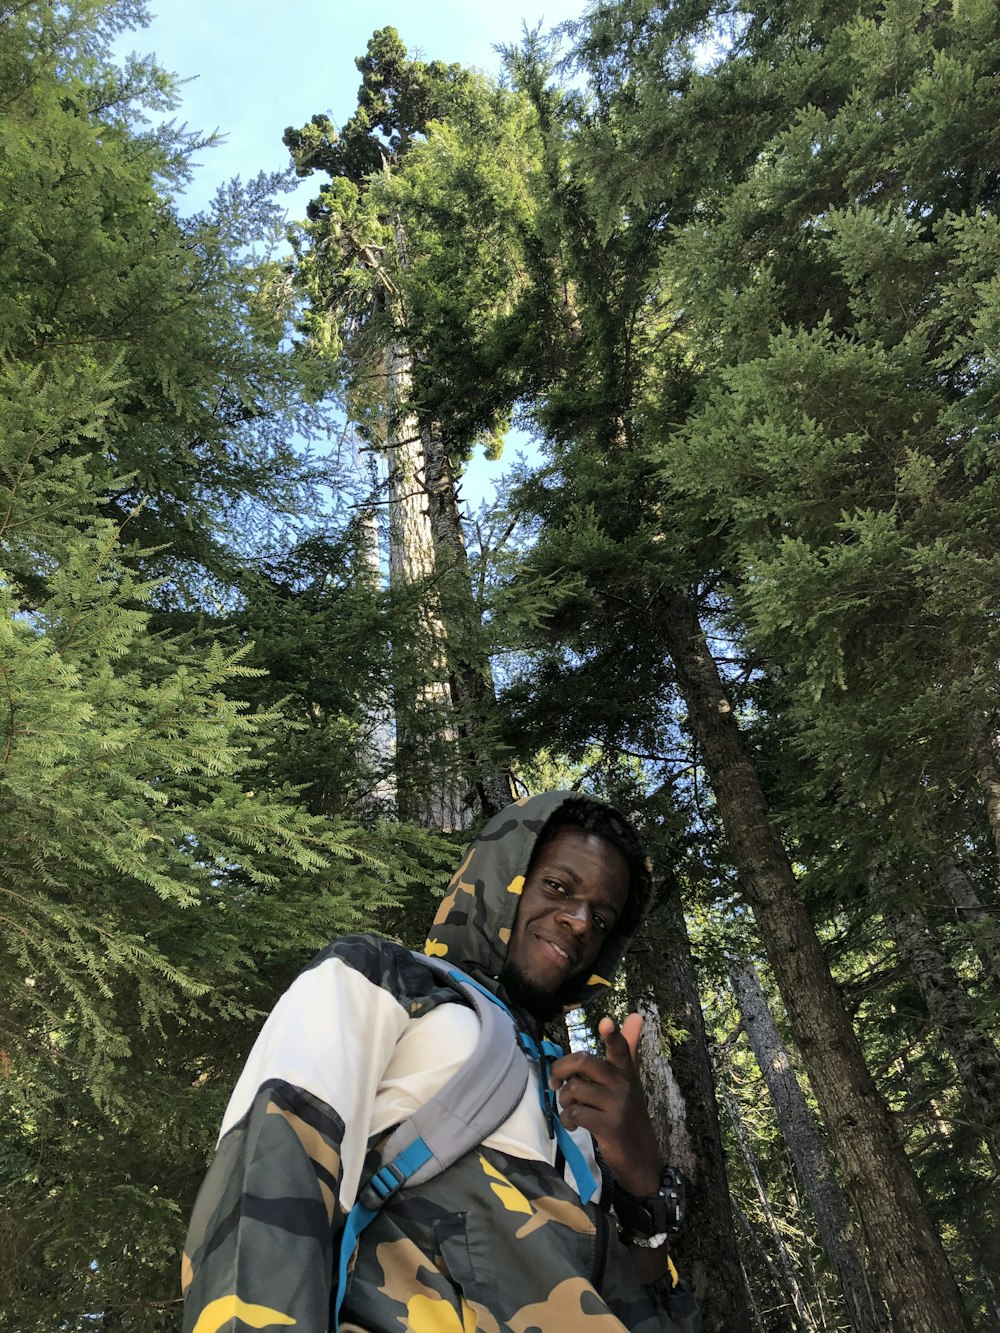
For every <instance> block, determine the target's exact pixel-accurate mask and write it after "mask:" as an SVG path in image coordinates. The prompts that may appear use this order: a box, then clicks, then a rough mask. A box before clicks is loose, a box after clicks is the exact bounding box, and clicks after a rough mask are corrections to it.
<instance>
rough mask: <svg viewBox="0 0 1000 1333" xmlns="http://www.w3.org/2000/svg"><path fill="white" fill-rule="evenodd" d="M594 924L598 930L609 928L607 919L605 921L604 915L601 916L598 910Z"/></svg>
mask: <svg viewBox="0 0 1000 1333" xmlns="http://www.w3.org/2000/svg"><path fill="white" fill-rule="evenodd" d="M594 925H595V926H596V927H597V929H598V930H607V928H608V923H607V921H605V919H604V917H603V916H600V915H599V914H598V913H597V912H595V913H594Z"/></svg>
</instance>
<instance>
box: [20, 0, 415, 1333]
mask: <svg viewBox="0 0 1000 1333" xmlns="http://www.w3.org/2000/svg"><path fill="white" fill-rule="evenodd" d="M139 13H140V11H139V10H138V9H137V8H136V7H134V6H126V5H114V4H101V3H91V2H90V0H78V2H77V3H69V4H66V5H60V6H56V7H52V6H48V5H43V4H37V5H35V4H30V5H21V6H16V7H11V6H8V7H6V8H5V9H3V10H2V11H0V17H2V20H3V34H2V35H3V40H2V41H0V61H2V62H3V72H4V80H3V83H4V88H5V92H6V93H7V100H6V101H5V105H4V117H5V119H4V133H3V134H2V135H0V176H2V179H3V186H4V200H5V205H4V210H3V222H2V225H3V227H4V229H5V237H4V240H5V244H4V246H3V247H2V249H3V257H2V259H0V269H2V273H0V304H2V306H3V312H4V322H3V335H2V336H3V343H2V346H0V378H2V381H3V385H4V388H5V390H6V392H5V394H4V399H3V405H2V407H0V553H2V570H3V572H2V577H0V838H2V841H3V844H4V847H5V855H4V865H3V869H2V872H0V984H2V986H3V992H4V1004H3V1013H4V1017H3V1021H2V1025H0V1026H2V1033H0V1050H2V1064H3V1070H4V1080H3V1085H2V1089H0V1096H2V1101H3V1113H4V1114H3V1122H4V1132H3V1142H2V1148H0V1180H2V1185H3V1195H4V1211H3V1214H2V1218H0V1236H2V1242H3V1246H4V1256H5V1263H4V1265H3V1279H2V1283H3V1299H2V1301H0V1304H2V1307H3V1311H4V1314H3V1316H2V1319H3V1321H4V1322H5V1323H6V1322H7V1321H10V1327H12V1328H13V1327H16V1328H18V1329H26V1330H27V1329H38V1330H42V1329H51V1328H53V1327H60V1328H74V1329H81V1330H82V1329H85V1328H91V1327H94V1326H95V1325H96V1324H97V1323H98V1322H100V1323H101V1324H103V1326H104V1327H120V1328H133V1329H144V1330H148V1329H153V1328H164V1329H165V1328H167V1327H170V1326H172V1323H173V1322H174V1321H173V1320H172V1314H171V1311H172V1307H173V1305H175V1304H176V1300H177V1297H176V1292H177V1280H176V1271H175V1264H176V1258H175V1256H176V1252H177V1241H178V1230H179V1226H180V1223H179V1216H180V1214H182V1213H185V1212H186V1211H187V1210H188V1208H189V1207H190V1203H191V1199H192V1197H193V1192H194V1189H195V1187H196V1185H197V1180H198V1177H199V1176H200V1174H201V1171H202V1169H203V1163H204V1156H205V1154H206V1152H207V1151H208V1150H209V1146H210V1142H211V1136H212V1133H213V1131H214V1127H215V1125H216V1124H217V1123H218V1117H219V1112H220V1110H221V1107H220V1097H221V1096H222V1095H224V1093H225V1091H226V1090H227V1089H228V1087H229V1086H231V1083H232V1079H233V1076H234V1072H235V1070H234V1063H235V1061H236V1060H237V1059H238V1058H239V1052H240V1051H241V1050H242V1049H245V1047H246V1046H247V1045H248V1044H249V1039H250V1034H251V1032H252V1030H253V1028H254V1027H255V1026H256V1024H257V1022H258V1021H259V1017H260V1013H261V1011H262V1010H263V1009H266V1008H267V1007H268V1005H269V1004H270V1002H271V1000H272V999H273V996H274V993H275V991H276V990H277V989H278V988H279V987H280V985H281V984H282V982H283V981H285V980H287V979H288V976H289V975H290V973H291V971H292V970H294V969H297V967H299V966H301V962H302V960H303V958H304V957H307V956H308V953H309V952H310V951H312V950H314V949H315V948H317V947H318V946H319V945H320V944H322V943H323V942H325V941H326V939H327V938H328V936H329V933H330V932H331V931H336V930H345V929H350V928H352V927H357V926H359V925H361V924H363V923H365V922H367V921H368V920H370V914H371V913H373V912H375V911H377V910H379V908H380V907H386V906H388V905H390V904H392V903H394V902H395V901H396V900H397V899H398V898H399V897H400V896H401V891H402V890H404V889H405V888H406V887H407V886H408V885H409V884H411V883H414V882H417V881H418V880H419V881H420V882H423V881H425V880H426V879H427V878H428V875H432V874H433V867H434V866H435V865H436V864H438V862H437V860H436V857H437V853H436V852H435V844H434V841H433V839H430V838H428V837H427V836H421V835H419V834H418V833H416V832H415V831H413V830H408V829H405V828H393V827H392V826H385V825H376V826H373V827H366V826H365V825H363V824H362V823H360V822H359V821H357V820H354V819H352V818H351V817H350V814H351V812H350V810H349V808H348V807H347V805H346V803H345V804H344V805H338V804H336V803H335V802H332V801H328V802H327V803H326V804H325V806H324V808H323V809H322V811H321V812H317V813H313V812H311V811H310V810H309V809H307V808H305V807H304V806H303V805H302V804H301V803H300V801H299V790H300V788H301V787H303V786H305V785H306V783H305V782H303V781H301V780H299V781H296V780H295V779H294V777H293V775H292V774H290V773H286V774H284V775H281V774H278V773H277V772H276V766H273V765H272V766H270V767H269V765H268V761H269V760H270V759H271V757H272V756H273V753H274V751H275V749H276V748H277V741H278V734H279V733H281V732H283V733H284V735H285V737H286V738H287V737H288V735H289V734H290V732H291V734H293V735H294V734H295V733H294V730H292V728H293V727H294V722H292V721H290V720H289V719H288V718H287V717H283V716H282V714H281V713H280V710H279V709H278V708H277V707H276V706H273V705H272V706H270V707H262V708H260V709H252V708H251V707H249V706H248V705H247V703H246V702H245V701H243V700H241V698H240V694H241V693H242V691H243V689H244V688H245V687H247V686H248V685H249V684H250V683H251V682H252V681H253V679H254V677H255V672H254V671H253V670H252V669H251V668H248V667H247V666H246V665H245V658H246V655H247V645H246V643H245V642H244V641H240V642H236V643H232V642H230V643H228V644H225V645H224V646H223V642H222V640H223V639H224V637H225V635H224V630H225V627H221V629H220V634H219V640H220V641H219V642H215V643H213V642H212V636H211V628H212V627H211V626H209V627H208V629H207V630H206V628H205V626H204V620H205V618H206V617H205V607H204V605H199V604H198V602H197V601H195V600H194V599H193V598H192V597H191V596H190V595H188V590H187V588H186V587H185V579H184V578H183V577H182V575H184V574H185V572H190V571H191V570H194V574H193V575H192V579H191V582H192V583H194V584H196V586H197V587H198V589H199V590H200V588H201V585H202V583H203V580H204V578H205V576H206V575H205V571H209V572H210V573H211V574H212V575H213V576H214V577H216V578H217V579H220V580H221V579H222V577H223V576H225V577H226V578H227V579H229V580H230V587H231V580H232V575H233V572H234V570H235V569H237V568H238V566H239V564H240V563H241V560H242V557H243V554H244V553H242V552H237V551H235V550H234V549H233V546H232V545H231V544H229V543H227V542H226V541H225V537H226V528H225V524H224V523H220V522H217V521H216V519H215V517H212V518H211V519H210V516H209V510H210V509H212V510H215V509H216V508H219V507H222V508H224V507H225V504H226V503H227V497H235V496H236V495H237V493H240V494H242V493H243V492H244V491H247V493H249V494H251V495H255V496H256V497H257V500H258V501H259V503H260V505H261V506H262V508H265V509H266V507H267V506H275V507H277V506H280V503H281V500H282V496H283V494H287V493H288V490H289V488H290V487H292V486H293V485H297V477H298V475H299V474H300V472H301V469H299V468H298V467H296V468H295V469H294V474H295V475H294V476H291V477H290V476H289V475H286V474H285V473H284V472H283V470H282V469H283V460H284V459H286V458H287V453H286V451H285V450H284V448H281V449H276V448H272V447H271V444H268V443H267V440H268V434H267V430H265V432H264V434H262V435H260V436H258V435H256V434H255V433H254V432H255V430H256V427H250V426H247V425H246V422H245V420H244V415H243V412H242V409H241V411H240V412H237V413H236V415H235V416H234V417H230V416H229V415H228V413H227V412H226V411H222V410H220V411H219V412H218V413H217V414H216V413H215V409H214V408H213V407H212V405H211V401H210V400H212V399H217V400H218V401H221V402H223V403H225V402H229V403H235V402H237V401H239V402H242V403H243V405H244V406H246V405H247V404H248V403H249V402H250V399H249V397H248V393H249V389H248V385H249V384H250V383H251V381H254V382H255V383H256V390H255V393H256V395H257V396H256V397H255V398H254V404H255V407H254V410H255V411H258V410H259V411H260V412H262V413H263V412H265V410H266V411H270V410H271V409H270V408H266V407H265V404H266V402H267V401H270V402H271V405H272V407H275V401H276V400H274V399H268V397H267V395H268V394H270V393H271V392H272V390H273V391H274V393H276V394H278V398H279V399H280V397H281V395H282V394H285V393H288V394H290V393H291V384H292V382H293V380H292V363H291V360H290V359H289V358H287V357H284V354H280V355H279V353H280V347H279V343H280V339H281V335H282V332H283V329H284V319H285V314H286V312H287V309H288V307H287V302H286V301H285V299H284V297H283V296H282V295H281V291H280V284H278V283H277V282H276V273H275V270H274V269H273V268H271V267H269V266H267V265H264V266H259V265H257V264H255V263H253V262H251V261H246V262H244V258H241V257H240V256H238V255H237V254H236V253H235V251H234V249H233V236H232V234H230V235H229V237H228V239H227V237H226V236H224V235H223V234H222V232H221V231H220V230H219V229H218V228H214V229H213V227H212V226H210V225H209V224H208V223H207V222H206V221H205V220H202V221H200V222H196V223H194V224H191V225H190V226H187V225H185V224H182V223H180V222H179V221H178V219H177V217H176V215H175V212H174V209H173V206H172V204H171V202H170V200H169V197H168V195H167V190H168V189H169V182H170V181H172V180H176V178H177V174H178V172H179V171H180V170H181V169H182V168H183V163H184V161H185V158H186V155H187V152H188V150H189V149H190V147H191V141H189V140H186V139H185V138H184V137H183V136H180V137H178V136H177V135H176V134H174V133H173V132H172V131H170V130H169V129H168V130H163V131H157V132H155V133H153V132H149V131H147V130H145V129H144V128H143V122H142V115H143V110H144V107H148V106H150V105H151V106H152V107H153V108H154V109H155V108H157V107H159V106H161V105H162V99H163V98H164V97H166V96H168V94H169V83H168V81H167V79H166V77H165V76H163V75H162V74H161V73H160V72H159V71H158V70H156V68H155V67H154V66H153V65H152V64H151V63H148V64H147V63H143V62H139V63H138V64H134V65H132V66H130V68H129V70H127V71H125V72H124V74H122V73H121V72H116V71H114V70H113V69H112V68H111V66H110V65H109V63H108V54H107V43H108V39H109V36H110V35H111V34H112V33H113V32H114V31H116V30H117V29H118V28H119V27H120V25H121V24H123V23H125V22H127V21H130V20H132V19H135V18H136V17H137V16H139ZM242 198H243V194H242V192H236V193H235V194H233V195H232V201H233V202H234V203H235V202H236V201H238V200H239V199H242ZM233 225H234V227H235V225H236V224H235V221H234V222H233ZM255 312H256V313H255ZM196 362H197V363H198V364H197V365H196V364H195V363H196ZM202 362H203V363H204V364H201V363H202ZM279 363H280V371H279V369H278V368H279ZM154 369H155V373H154ZM268 386H270V387H268ZM275 386H277V387H275ZM279 390H280V392H279ZM140 401H141V403H142V408H141V411H140V409H139V408H138V407H137V404H138V403H139V402H140ZM275 410H276V411H277V407H275ZM199 423H200V424H199ZM276 423H277V417H273V418H271V426H272V427H273V428H274V429H276V428H277V424H276ZM141 425H143V426H144V427H145V428H146V433H145V434H143V433H142V430H141V429H140V426H141ZM258 425H259V422H258ZM209 426H211V432H210V433H208V431H209ZM196 436H197V438H196ZM255 439H256V440H258V442H259V443H260V444H261V448H260V450H259V451H256V452H255V451H254V450H253V449H252V448H251V445H252V443H253V440H255ZM140 444H141V448H140ZM192 457H194V458H195V459H196V460H197V464H198V467H199V468H200V469H201V474H200V475H201V476H202V478H203V479H204V480H203V484H202V483H198V484H196V483H195V481H194V480H193V479H192V476H191V473H192ZM227 459H229V462H227V461H226V460H227ZM213 460H215V461H214V462H213ZM132 463H135V464H136V465H137V466H136V468H135V469H133V470H134V471H135V472H136V475H134V476H122V475H120V472H121V470H122V469H130V468H131V464H132ZM140 463H141V465H142V470H141V472H140V471H139V469H138V464H140ZM181 511H183V512H184V513H185V516H186V517H187V518H189V519H190V523H191V526H190V528H189V529H188V528H184V527H182V528H181V530H180V532H179V534H178V536H179V541H178V547H177V549H175V551H174V553H173V555H166V554H164V553H163V552H162V551H151V550H150V549H149V548H148V546H146V544H145V543H146V542H147V541H148V540H149V539H150V538H151V537H152V536H158V537H162V536H163V535H164V532H165V527H164V525H165V524H166V525H167V526H170V525H172V524H173V523H174V522H175V521H176V518H177V515H178V513H179V512H181ZM271 512H273V509H272V510H271ZM157 576H159V577H157ZM165 580H167V581H165ZM181 619H182V620H183V622H184V626H185V632H184V633H179V632H178V631H177V630H176V628H173V629H171V627H170V626H171V624H173V623H175V622H176V621H178V620H181ZM338 703H340V705H341V706H342V707H344V709H345V712H348V713H349V712H350V709H348V708H347V705H346V703H344V702H343V696H342V697H341V700H339V701H338ZM289 779H292V780H289Z"/></svg>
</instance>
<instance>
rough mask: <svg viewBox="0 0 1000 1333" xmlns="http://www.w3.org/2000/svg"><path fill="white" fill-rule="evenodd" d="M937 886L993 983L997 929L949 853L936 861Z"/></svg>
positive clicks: (998, 965)
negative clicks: (965, 931)
mask: <svg viewBox="0 0 1000 1333" xmlns="http://www.w3.org/2000/svg"><path fill="white" fill-rule="evenodd" d="M938 874H939V876H940V879H941V886H942V888H943V889H944V891H945V893H946V894H947V895H948V899H949V901H950V902H951V905H952V906H953V907H954V909H955V911H956V913H957V914H958V919H959V921H960V922H961V923H962V924H963V926H965V927H966V930H967V931H968V932H969V933H970V934H971V937H972V943H973V947H974V948H975V950H976V953H978V955H979V961H980V962H981V963H982V965H983V971H984V973H985V975H986V976H987V977H992V979H993V981H994V982H997V981H1000V931H998V929H997V923H996V921H994V919H993V917H992V916H991V915H990V913H989V912H987V910H986V908H985V907H984V906H983V904H982V903H981V901H980V899H979V894H978V893H977V892H976V889H975V885H974V884H973V883H972V880H971V879H969V877H968V875H967V874H966V873H965V871H964V870H963V869H962V867H961V866H960V865H959V864H958V862H957V861H956V860H955V858H954V857H953V856H942V857H941V858H940V859H939V860H938Z"/></svg>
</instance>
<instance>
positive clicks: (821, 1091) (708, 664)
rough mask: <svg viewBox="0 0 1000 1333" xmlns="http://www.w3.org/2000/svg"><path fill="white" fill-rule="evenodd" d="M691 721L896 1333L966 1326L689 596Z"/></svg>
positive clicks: (684, 666)
mask: <svg viewBox="0 0 1000 1333" xmlns="http://www.w3.org/2000/svg"><path fill="white" fill-rule="evenodd" d="M661 607H662V613H663V615H664V617H665V624H664V629H665V632H666V635H667V639H668V643H669V648H670V653H671V657H672V658H673V662H674V667H675V670H676V673H677V679H678V683H679V685H680V688H681V691H682V693H683V695H684V699H685V702H686V704H687V709H688V714H689V718H690V725H691V729H692V732H693V734H694V736H695V739H696V740H697V742H698V745H699V747H700V750H701V755H702V759H703V762H704V765H705V768H706V770H707V772H708V774H709V778H710V780H711V783H712V789H713V791H714V794H715V799H716V803H717V805H718V809H719V813H720V816H721V818H722V822H723V825H724V828H725V831H726V836H727V839H728V841H729V845H730V848H731V850H732V854H733V859H734V861H735V864H736V866H737V869H738V871H739V874H740V877H741V881H742V885H743V890H744V892H745V894H746V896H747V899H748V901H749V903H750V905H751V907H752V908H753V911H754V915H755V917H756V920H757V925H758V929H759V930H760V934H761V939H762V940H763V942H764V947H765V949H766V951H767V956H768V960H769V962H770V964H771V968H772V971H773V972H774V975H775V978H776V980H777V983H778V989H779V991H780V993H781V998H782V1001H783V1002H784V1005H785V1009H786V1011H787V1013H788V1017H789V1022H790V1024H791V1027H792V1032H793V1035H794V1037H795V1042H796V1045H797V1046H798V1048H799V1050H800V1051H801V1052H802V1058H803V1060H804V1062H805V1066H806V1072H807V1073H808V1076H809V1081H810V1083H811V1084H812V1086H813V1089H814V1091H815V1093H816V1098H817V1101H818V1103H819V1107H820V1110H821V1113H822V1115H823V1119H824V1122H825V1124H826V1127H827V1132H828V1134H829V1137H830V1143H831V1145H832V1147H833V1150H834V1154H835V1156H836V1158H837V1161H838V1163H839V1166H840V1170H841V1173H842V1175H843V1178H844V1181H845V1182H846V1186H847V1190H848V1192H849V1194H850V1195H851V1197H852V1198H853V1199H854V1200H855V1202H856V1205H857V1210H858V1215H859V1218H860V1220H861V1224H862V1227H863V1228H864V1232H865V1238H866V1241H867V1243H868V1250H869V1253H870V1254H871V1256H872V1262H873V1265H874V1266H875V1268H876V1272H877V1275H878V1283H879V1287H880V1288H881V1290H882V1293H883V1294H884V1296H885V1298H886V1302H887V1304H888V1306H889V1309H890V1312H891V1315H892V1319H893V1325H894V1327H895V1328H896V1329H897V1330H898V1333H942V1330H945V1329H947V1330H948V1333H959V1331H960V1330H965V1329H968V1328H969V1321H968V1318H967V1316H966V1313H965V1310H964V1309H963V1306H962V1300H961V1297H960V1295H959V1291H958V1286H957V1284H956V1282H955V1279H954V1276H953V1274H952V1272H951V1269H950V1268H949V1266H948V1261H947V1259H946V1257H945V1253H944V1249H943V1247H942V1245H941V1240H940V1237H939V1236H938V1235H937V1233H936V1232H935V1230H934V1228H933V1227H932V1225H931V1222H930V1218H929V1217H928V1215H927V1210H926V1208H925V1206H924V1201H923V1199H922V1197H921V1194H920V1189H919V1186H918V1184H917V1180H916V1177H915V1175H914V1173H913V1170H912V1168H911V1166H910V1163H909V1161H908V1160H907V1158H906V1155H905V1153H904V1152H903V1149H902V1146H901V1144H900V1143H899V1140H898V1139H897V1137H896V1134H895V1131H894V1128H893V1125H892V1123H891V1121H890V1119H889V1113H888V1109H887V1107H886V1105H885V1103H884V1101H883V1099H882V1098H881V1097H880V1096H879V1093H878V1091H877V1089H876V1087H875V1084H874V1082H873V1080H872V1077H871V1075H870V1073H869V1071H868V1069H867V1067H866V1065H865V1062H864V1058H863V1056H862V1053H861V1047H860V1045H859V1043H858V1039H857V1036H856V1034H855V1032H854V1029H853V1028H852V1026H851V1023H850V1021H849V1019H848V1017H847V1014H846V1012H845V1010H844V1007H843V1005H842V1004H841V1002H840V997H839V995H838V994H837V989H836V987H835V985H834V982H833V978H832V977H831V975H830V970H829V967H828V965H827V961H826V958H825V957H824V955H823V951H822V949H821V948H820V945H819V941H818V940H817V938H816V932H815V930H814V929H813V925H812V922H811V921H810V919H809V914H808V912H807V911H806V908H805V905H804V903H803V902H802V900H801V898H800V896H799V892H798V886H797V884H796V882H795V876H794V874H793V872H792V868H791V864H790V862H789V860H788V857H787V855H786V853H785V850H784V848H783V846H782V845H781V841H780V839H779V838H778V836H777V834H776V833H775V831H774V829H773V828H772V827H771V823H770V819H769V815H768V807H767V801H766V798H765V796H764V792H763V789H762V787H761V783H760V778H759V775H758V774H757V771H756V769H755V767H754V764H753V760H752V759H751V757H750V754H749V752H748V749H747V746H746V744H745V742H744V739H743V736H742V734H741V733H740V730H739V727H738V726H737V723H736V719H735V717H734V715H733V710H732V706H731V704H730V703H729V700H728V698H727V697H726V689H725V686H724V685H723V682H722V680H721V677H720V676H719V671H718V668H717V666H716V663H715V661H714V659H713V657H712V655H711V653H710V652H709V649H708V645H707V643H706V641H705V636H704V633H703V631H702V628H701V625H700V624H699V621H698V616H697V613H696V611H695V609H694V606H693V604H692V603H691V601H690V600H689V599H688V598H686V597H683V596H681V595H675V596H673V597H670V598H665V599H664V601H663V602H662V603H661Z"/></svg>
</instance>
